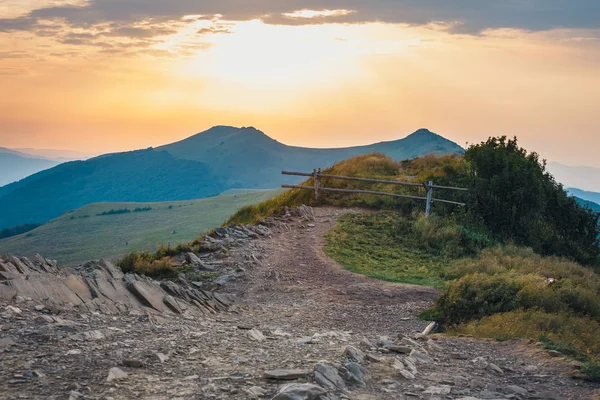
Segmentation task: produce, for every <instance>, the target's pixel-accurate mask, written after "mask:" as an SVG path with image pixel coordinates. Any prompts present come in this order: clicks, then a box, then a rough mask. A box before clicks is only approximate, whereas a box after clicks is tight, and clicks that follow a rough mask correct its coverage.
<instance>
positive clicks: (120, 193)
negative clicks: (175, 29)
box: [0, 126, 463, 229]
mask: <svg viewBox="0 0 600 400" xmlns="http://www.w3.org/2000/svg"><path fill="white" fill-rule="evenodd" d="M371 152H381V153H384V154H386V155H388V156H390V157H392V158H395V159H398V160H402V159H408V158H414V157H417V156H421V155H425V154H431V153H435V154H453V153H455V154H458V153H462V152H463V149H462V147H460V146H459V145H457V144H456V143H454V142H452V141H450V140H447V139H445V138H443V137H441V136H439V135H437V134H435V133H433V132H430V131H429V130H426V129H420V130H418V131H416V132H414V133H413V134H411V135H409V136H407V137H406V138H404V139H400V140H396V141H391V142H381V143H376V144H372V145H368V146H358V147H348V148H338V149H310V148H302V147H293V146H287V145H285V144H282V143H279V142H277V141H276V140H274V139H272V138H270V137H268V136H267V135H265V134H264V133H263V132H261V131H259V130H257V129H255V128H252V127H249V128H234V127H228V126H217V127H214V128H211V129H209V130H208V131H206V132H203V133H200V134H197V135H194V136H192V137H190V138H188V139H185V140H183V141H180V142H177V143H173V144H169V145H166V146H162V147H159V148H156V149H146V150H138V151H132V152H126V153H116V154H109V155H104V156H100V157H96V158H92V159H90V160H87V161H74V162H68V163H64V164H61V165H58V166H56V167H54V168H51V169H48V170H45V171H42V172H39V173H37V174H35V175H32V176H30V177H28V178H26V179H23V180H21V181H19V182H16V183H13V184H10V185H6V186H3V187H0V229H2V228H6V227H11V226H15V225H21V224H26V223H42V222H46V221H49V220H51V219H53V218H56V217H58V216H60V215H61V214H63V213H64V212H65V211H68V210H73V209H76V208H79V207H82V206H84V205H86V204H90V203H96V202H123V201H135V202H151V201H172V200H190V199H198V198H204V197H211V196H215V195H218V194H219V193H221V192H223V191H225V190H228V189H231V188H264V189H267V188H275V187H278V186H280V185H281V184H282V183H294V182H295V181H296V182H297V181H298V180H294V179H293V178H291V177H289V176H282V175H281V171H282V170H284V169H288V170H301V171H311V170H312V169H313V168H318V167H322V168H324V167H328V166H330V165H332V164H334V163H335V162H338V161H342V160H345V159H347V158H350V157H353V156H355V155H359V154H367V153H371Z"/></svg>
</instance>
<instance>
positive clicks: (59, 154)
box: [13, 148, 95, 162]
mask: <svg viewBox="0 0 600 400" xmlns="http://www.w3.org/2000/svg"><path fill="white" fill-rule="evenodd" d="M13 150H15V151H18V152H20V153H25V154H29V155H31V156H34V157H37V158H47V159H50V160H55V161H60V162H66V161H75V160H87V159H88V158H92V157H94V156H95V154H90V153H82V152H80V151H74V150H61V149H32V148H23V149H13Z"/></svg>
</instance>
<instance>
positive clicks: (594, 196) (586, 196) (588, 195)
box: [567, 188, 600, 204]
mask: <svg viewBox="0 0 600 400" xmlns="http://www.w3.org/2000/svg"><path fill="white" fill-rule="evenodd" d="M567 192H568V193H569V194H570V195H571V196H575V197H578V198H580V199H582V200H587V201H591V202H593V203H596V204H600V193H596V192H588V191H585V190H581V189H575V188H569V189H567Z"/></svg>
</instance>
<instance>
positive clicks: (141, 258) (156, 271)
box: [117, 252, 179, 279]
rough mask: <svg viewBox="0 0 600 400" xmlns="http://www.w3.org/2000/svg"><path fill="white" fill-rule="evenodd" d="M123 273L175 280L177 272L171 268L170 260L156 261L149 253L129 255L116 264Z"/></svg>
mask: <svg viewBox="0 0 600 400" xmlns="http://www.w3.org/2000/svg"><path fill="white" fill-rule="evenodd" d="M117 266H118V267H119V268H121V270H122V271H123V272H125V273H136V274H139V275H146V276H149V277H152V278H157V279H169V278H176V277H177V276H178V275H179V272H178V271H177V270H176V269H175V267H173V265H172V261H171V259H170V258H161V259H157V258H156V256H155V255H152V254H150V253H146V252H142V253H129V254H127V255H125V256H124V257H123V258H122V259H121V260H119V261H118V262H117Z"/></svg>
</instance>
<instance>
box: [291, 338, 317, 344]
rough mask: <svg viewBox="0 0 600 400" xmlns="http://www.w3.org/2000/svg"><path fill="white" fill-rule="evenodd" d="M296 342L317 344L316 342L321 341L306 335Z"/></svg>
mask: <svg viewBox="0 0 600 400" xmlns="http://www.w3.org/2000/svg"><path fill="white" fill-rule="evenodd" d="M296 343H298V344H315V343H319V341H318V340H316V339H314V338H313V337H312V336H305V337H303V338H300V339H298V340H296Z"/></svg>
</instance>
